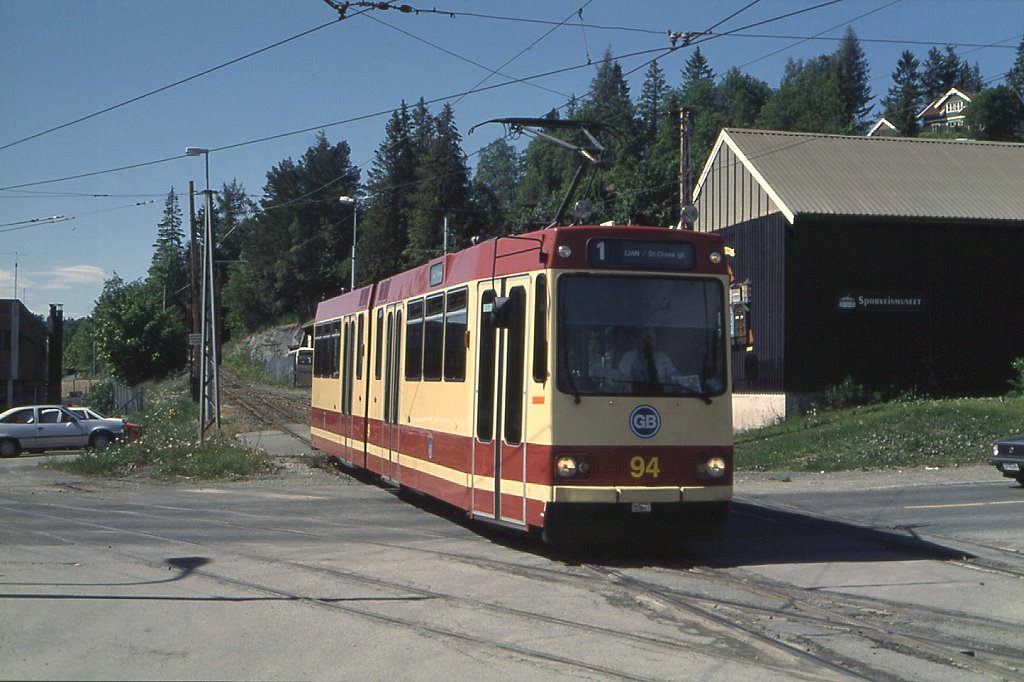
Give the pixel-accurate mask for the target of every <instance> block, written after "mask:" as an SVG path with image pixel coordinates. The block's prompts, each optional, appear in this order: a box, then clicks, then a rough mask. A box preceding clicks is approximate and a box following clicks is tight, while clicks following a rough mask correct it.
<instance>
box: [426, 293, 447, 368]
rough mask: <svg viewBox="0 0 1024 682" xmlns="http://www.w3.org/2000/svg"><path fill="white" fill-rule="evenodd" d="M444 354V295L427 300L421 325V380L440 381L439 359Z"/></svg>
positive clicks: (437, 295)
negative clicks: (424, 316)
mask: <svg viewBox="0 0 1024 682" xmlns="http://www.w3.org/2000/svg"><path fill="white" fill-rule="evenodd" d="M443 353H444V294H436V295H434V296H430V297H428V298H427V310H426V319H425V320H424V324H423V378H424V379H425V380H427V381H440V380H441V359H442V355H443Z"/></svg>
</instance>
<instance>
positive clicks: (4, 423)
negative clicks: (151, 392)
mask: <svg viewBox="0 0 1024 682" xmlns="http://www.w3.org/2000/svg"><path fill="white" fill-rule="evenodd" d="M96 416H99V415H96ZM129 431H130V429H129V424H128V423H127V422H126V421H125V420H123V419H104V418H100V419H93V418H88V419H82V418H80V417H79V416H77V415H76V414H74V413H73V412H72V411H71V410H69V409H68V408H66V407H63V406H61V405H27V406H24V407H14V408H11V409H10V410H7V411H6V412H4V413H3V414H0V457H16V456H17V455H19V454H21V453H22V452H43V451H45V450H78V449H81V448H86V447H90V448H95V449H97V450H100V449H102V448H105V447H107V446H108V445H110V443H111V442H113V441H114V440H115V439H118V438H126V439H127V438H130V435H129Z"/></svg>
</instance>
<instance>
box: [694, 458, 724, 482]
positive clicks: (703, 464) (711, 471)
mask: <svg viewBox="0 0 1024 682" xmlns="http://www.w3.org/2000/svg"><path fill="white" fill-rule="evenodd" d="M728 470H729V465H728V464H727V463H726V461H725V458H724V457H719V456H717V455H712V456H709V457H704V458H703V459H701V460H700V463H699V464H698V465H697V473H699V474H704V475H705V476H707V477H709V478H721V477H722V476H725V474H726V472H727V471H728Z"/></svg>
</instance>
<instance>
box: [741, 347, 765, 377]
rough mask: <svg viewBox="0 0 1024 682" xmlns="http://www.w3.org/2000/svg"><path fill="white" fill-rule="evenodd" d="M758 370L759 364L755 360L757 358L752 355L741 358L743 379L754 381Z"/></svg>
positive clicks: (748, 354)
mask: <svg viewBox="0 0 1024 682" xmlns="http://www.w3.org/2000/svg"><path fill="white" fill-rule="evenodd" d="M760 369H761V367H760V362H759V360H758V359H757V356H756V355H754V354H753V353H747V356H746V357H745V358H743V374H744V377H745V378H747V379H756V378H757V374H758V372H759V371H760Z"/></svg>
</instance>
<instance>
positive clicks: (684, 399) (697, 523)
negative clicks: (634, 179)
mask: <svg viewBox="0 0 1024 682" xmlns="http://www.w3.org/2000/svg"><path fill="white" fill-rule="evenodd" d="M728 290H729V279H728V272H727V267H726V263H725V258H724V249H723V244H722V241H721V238H720V237H719V236H717V235H713V234H705V233H697V232H692V231H687V230H675V229H666V228H652V227H634V226H625V227H609V226H577V227H553V228H549V229H546V230H542V231H539V232H532V233H528V234H524V235H517V236H514V237H501V238H498V239H495V240H491V241H488V242H484V243H481V244H479V245H476V246H473V247H471V248H469V249H466V250H465V251H461V252H459V253H455V254H450V255H446V256H443V257H440V258H437V259H435V260H433V261H431V262H430V263H427V264H426V265H423V266H421V267H417V268H414V269H412V270H409V271H407V272H404V273H401V274H399V275H395V276H393V277H390V278H388V279H385V280H383V281H381V282H378V283H376V284H373V285H371V286H367V287H363V288H361V289H357V290H356V291H353V292H351V293H346V294H343V295H341V296H338V297H336V298H332V299H330V300H327V301H324V302H322V303H320V305H319V307H318V309H317V315H316V322H315V329H314V350H315V354H314V365H313V386H312V411H311V427H312V439H313V445H314V446H315V447H317V448H319V449H320V450H323V451H325V452H327V453H329V454H330V455H333V456H335V457H337V458H338V459H340V460H343V461H344V462H346V463H348V464H350V465H352V466H355V467H359V468H362V469H366V470H369V471H372V472H376V473H377V474H379V475H380V476H381V477H383V478H384V479H386V480H388V481H390V482H392V483H394V484H397V485H400V486H404V487H406V488H409V489H413V490H416V491H419V492H422V493H425V494H427V495H430V496H432V497H435V498H438V499H440V500H444V501H445V502H447V503H450V504H452V505H455V506H456V507H459V508H461V509H464V510H466V512H467V513H469V514H470V515H471V516H472V517H474V518H477V519H482V520H486V521H489V522H493V523H498V524H501V525H504V526H510V527H514V528H518V529H522V530H524V531H533V530H540V531H542V532H543V537H544V538H545V539H546V540H548V541H552V542H564V541H583V540H588V539H592V540H602V539H605V538H612V537H622V536H623V535H625V536H626V537H628V538H638V537H643V536H649V537H653V538H658V539H713V538H716V537H719V536H720V534H721V531H722V527H723V525H724V523H725V521H726V518H727V516H728V510H729V505H730V500H731V499H732V471H733V463H732V452H733V451H732V401H731V394H730V385H731V377H730V373H729V364H728V356H729V354H728V352H727V345H726V344H727V335H728V332H727V329H728V319H727V317H726V315H727V311H728V303H727V298H726V297H727V294H728Z"/></svg>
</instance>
